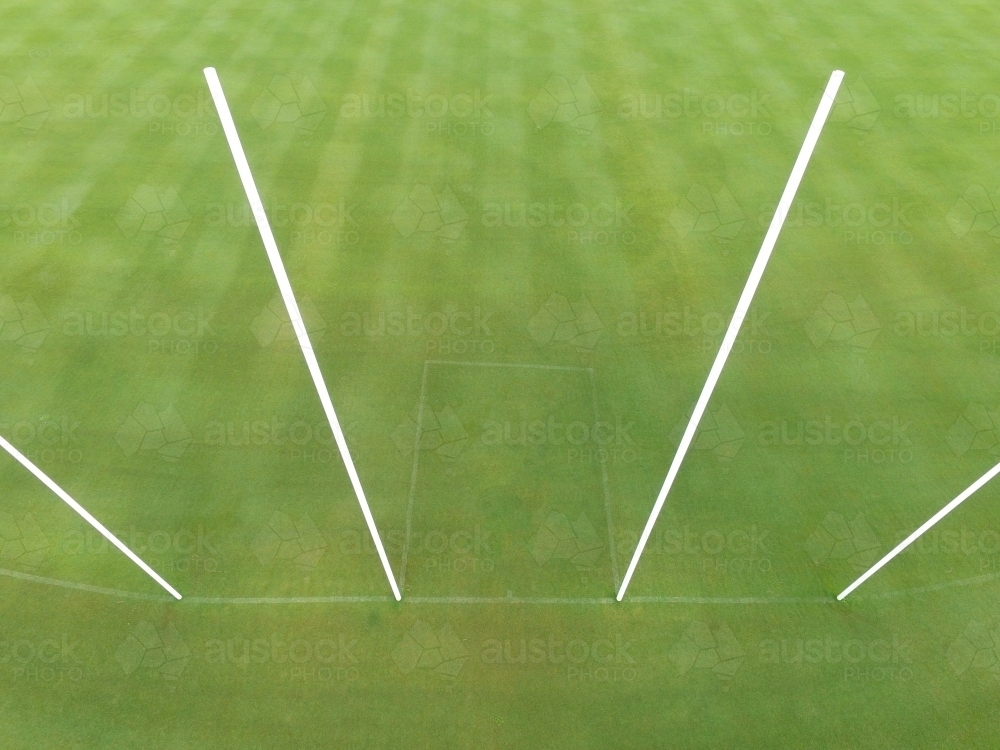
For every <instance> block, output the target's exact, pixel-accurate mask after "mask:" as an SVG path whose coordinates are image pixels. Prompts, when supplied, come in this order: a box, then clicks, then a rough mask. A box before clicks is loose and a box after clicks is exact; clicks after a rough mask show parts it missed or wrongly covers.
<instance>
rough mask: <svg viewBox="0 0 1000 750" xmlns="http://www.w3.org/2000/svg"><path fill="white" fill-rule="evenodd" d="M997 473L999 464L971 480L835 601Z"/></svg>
mask: <svg viewBox="0 0 1000 750" xmlns="http://www.w3.org/2000/svg"><path fill="white" fill-rule="evenodd" d="M997 474H1000V464H997V465H996V466H994V467H993V468H992V469H990V470H989V471H987V472H986V473H985V474H983V475H982V476H981V477H979V479H977V480H976V481H975V482H973V483H972V484H971V485H969V487H968V488H966V490H965V491H964V492H962V493H961V494H960V495H959V496H958V497H956V498H955V499H954V500H952V501H951V502H950V503H948V504H947V505H946V506H944V507H943V508H942V509H941V510H939V511H938V512H937V513H935V514H934V515H933V516H931V517H930V518H929V519H928V520H927V521H926V522H924V524H923V526H921V527H920V528H919V529H917V530H916V531H914V532H913V533H912V534H910V535H909V536H908V537H906V539H904V540H903V541H901V542H900V543H899V544H897V545H896V546H895V547H894V548H893V550H892V551H891V552H890V553H889V554H887V555H886V556H885V557H883V558H882V559H881V560H879V561H878V562H877V563H875V564H874V565H872V566H871V567H870V568H869V569H868V570H866V571H865V572H864V574H863V575H862V576H861V577H860V578H858V580H856V581H855V582H854V583H852V584H851V585H850V586H848V587H847V588H846V589H844V590H843V591H841V592H840V593H839V594H838V595H837V601H838V602H839V601H843V600H844V598H845V597H847V596H848V595H849V594H850V593H851V592H852V591H854V589H856V588H857V587H858V586H860V585H861V584H862V583H864V582H865V581H867V580H868V579H869V578H871V577H872V576H873V575H875V574H876V573H878V572H879V570H881V569H882V568H883V567H885V565H886V564H888V562H889V561H890V560H892V558H894V557H895V556H896V555H898V554H899V553H900V552H902V551H903V550H904V549H906V548H907V547H909V546H910V545H911V544H913V543H914V542H915V541H917V539H919V538H920V537H921V536H922V535H923V533H924V532H925V531H927V530H928V529H929V528H930V527H931V526H933V525H934V524H936V523H937V522H938V521H940V520H941V519H942V518H944V517H945V516H946V515H948V514H949V513H951V512H952V511H953V510H955V508H957V507H958V506H959V505H961V504H962V503H963V502H965V501H966V500H967V499H968V498H969V497H970V496H971V495H972V494H973V493H974V492H975V491H976V490H978V489H979V488H980V487H982V486H983V485H984V484H986V483H987V482H989V481H990V480H991V479H992V478H993V477H995V476H996V475H997Z"/></svg>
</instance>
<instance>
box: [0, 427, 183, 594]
mask: <svg viewBox="0 0 1000 750" xmlns="http://www.w3.org/2000/svg"><path fill="white" fill-rule="evenodd" d="M0 447H2V448H3V449H4V450H5V451H7V452H8V453H9V454H10V455H11V456H13V457H14V458H15V459H17V461H18V462H19V463H20V464H21V465H22V466H23V467H24V468H25V469H27V470H28V471H30V472H31V473H32V474H34V475H35V476H36V477H37V478H38V479H39V480H40V481H41V483H42V484H44V485H45V486H46V487H48V488H49V489H50V490H52V491H53V492H54V493H56V495H58V496H59V499H60V500H62V501H63V502H64V503H66V505H68V506H69V507H71V508H72V509H73V510H75V511H76V512H77V513H78V514H79V515H80V517H81V518H82V519H83V520H84V521H86V522H87V523H89V524H90V525H91V526H93V527H94V528H95V529H97V531H99V532H100V533H101V536H103V537H104V538H105V539H107V540H108V541H109V542H111V543H112V544H113V545H115V546H116V547H117V548H118V549H120V550H121V551H122V552H124V553H125V556H126V557H128V559H129V560H131V561H132V562H134V563H135V564H136V565H138V566H139V567H140V568H142V569H143V570H144V571H145V572H146V575H148V576H149V577H150V578H152V579H153V580H154V581H156V582H157V583H158V584H160V585H161V586H162V587H163V588H165V589H166V590H167V591H169V592H170V595H171V596H172V597H174V599H180V598H181V595H180V594H179V593H177V589H175V588H174V587H173V586H171V585H170V584H169V583H167V582H166V581H164V580H163V579H162V578H161V577H160V574H159V573H157V572H156V571H155V570H153V569H152V568H151V567H149V566H148V565H146V563H144V562H143V561H142V559H141V558H140V557H139V556H138V555H137V554H135V552H133V551H132V550H130V549H129V548H128V547H126V546H125V545H124V544H123V543H122V542H120V541H119V540H118V537H116V536H115V535H114V534H112V533H111V532H110V531H108V530H107V529H106V528H104V526H103V525H102V524H101V522H100V521H98V520H97V519H96V518H94V517H93V516H92V515H90V513H88V512H87V509H86V508H84V507H83V506H82V505H80V503H78V502H77V501H76V500H74V499H73V498H71V497H70V496H69V494H68V493H67V492H66V491H65V490H63V488H62V487H60V486H59V485H58V484H56V483H55V482H53V481H52V480H51V479H49V477H48V475H46V473H45V472H44V471H42V470H41V469H39V468H38V467H37V466H35V465H34V464H33V463H31V461H29V460H28V459H27V457H25V456H24V455H23V454H22V453H21V451H19V450H18V449H17V448H15V447H14V446H13V445H11V444H10V443H8V442H7V441H6V440H5V439H4V438H2V437H0ZM85 585H86V584H78V585H77V587H78V588H83V587H84V586H85ZM94 588H98V587H94ZM110 590H111V589H109V591H110Z"/></svg>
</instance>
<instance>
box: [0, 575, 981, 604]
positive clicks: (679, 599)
mask: <svg viewBox="0 0 1000 750" xmlns="http://www.w3.org/2000/svg"><path fill="white" fill-rule="evenodd" d="M0 576H5V577H7V578H16V579H20V580H22V581H30V582H32V583H40V584H43V585H46V586H57V587H59V588H64V589H74V590H77V591H85V592H87V593H93V594H102V595H105V596H114V597H118V598H120V599H142V600H146V601H157V602H169V601H172V599H171V598H169V597H166V596H157V595H154V594H138V593H135V592H133V591H120V590H118V589H110V588H105V587H103V586H91V585H90V584H86V583H75V582H73V581H61V580H59V579H56V578H45V577H44V576H36V575H32V574H31V573H22V572H20V571H17V570H8V569H6V568H0ZM998 579H1000V573H986V574H984V575H980V576H974V577H973V578H962V579H959V580H957V581H942V582H940V583H935V584H931V585H930V586H918V587H916V588H911V589H900V590H897V591H885V592H881V593H878V594H860V595H858V596H855V597H854V598H855V600H858V601H876V600H880V599H889V598H893V597H900V596H912V595H914V594H926V593H932V592H935V591H942V590H946V589H950V588H954V587H956V586H974V585H976V584H981V583H992V582H996V581H997V580H998ZM183 601H184V603H185V604H365V603H376V604H377V603H383V602H384V603H389V602H392V601H394V599H393V598H392V597H391V596H361V595H357V596H351V595H341V596H290V597H277V596H254V597H247V596H235V597H229V596H185V597H184V599H183ZM406 601H407V602H409V603H411V604H500V603H512V604H615V603H616V602H615V600H614V599H612V598H610V597H608V598H604V599H558V598H552V597H548V598H538V599H532V598H530V597H518V598H511V597H503V596H497V597H407V599H406ZM627 603H628V604H720V605H734V604H774V605H784V604H836V603H837V602H836V600H835V599H832V598H830V597H829V596H810V597H792V596H768V597H723V598H713V597H710V596H631V597H629V600H628V602H627Z"/></svg>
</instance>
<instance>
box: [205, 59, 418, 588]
mask: <svg viewBox="0 0 1000 750" xmlns="http://www.w3.org/2000/svg"><path fill="white" fill-rule="evenodd" d="M205 80H206V81H208V89H209V91H210V92H211V93H212V99H213V100H214V101H215V108H216V110H218V113H219V119H220V120H221V121H222V129H223V131H224V132H225V134H226V140H227V141H228V142H229V149H230V151H232V153H233V161H235V162H236V169H237V171H238V172H239V173H240V180H241V181H242V182H243V190H244V191H245V192H246V194H247V200H248V201H249V202H250V208H251V210H252V211H253V216H254V220H255V221H256V223H257V229H258V230H260V238H261V240H263V241H264V249H265V250H266V251H267V257H268V260H270V261H271V269H272V270H273V271H274V278H275V281H277V282H278V289H279V290H280V291H281V298H282V300H284V302H285V308H286V309H287V310H288V317H289V318H290V319H291V321H292V327H293V328H294V329H295V336H296V338H297V339H298V341H299V347H300V348H301V349H302V355H303V356H304V357H305V360H306V365H307V366H308V367H309V374H310V375H312V379H313V384H314V385H315V386H316V393H318V394H319V400H320V403H322V404H323V411H324V412H325V413H326V419H327V421H328V422H329V423H330V429H331V430H332V431H333V437H334V439H335V440H336V441H337V448H339V449H340V457H341V458H342V459H343V460H344V466H345V467H346V468H347V475H348V476H349V477H350V478H351V485H352V486H353V487H354V494H355V495H357V497H358V503H359V504H360V505H361V512H362V513H364V516H365V522H366V523H367V524H368V530H369V531H370V532H371V535H372V539H374V540H375V547H376V549H377V550H378V556H379V559H380V560H381V561H382V567H383V568H385V575H386V578H388V579H389V585H390V586H391V587H392V593H393V596H395V597H396V601H399V600H400V599H401V598H402V597H401V595H400V593H399V588H398V587H397V586H396V579H395V577H393V575H392V568H391V567H390V565H389V558H388V557H386V554H385V548H384V547H383V546H382V538H381V537H380V536H379V533H378V529H377V528H376V526H375V519H374V518H373V517H372V512H371V508H369V507H368V500H366V499H365V492H364V490H363V489H362V487H361V479H360V478H359V477H358V472H357V470H356V469H355V468H354V461H353V459H352V458H351V453H350V451H349V450H348V448H347V440H346V439H345V438H344V431H343V430H341V429H340V420H338V419H337V413H336V412H335V411H334V410H333V402H332V401H331V400H330V393H329V391H327V388H326V382H325V381H324V380H323V373H322V371H321V370H320V369H319V362H317V361H316V354H315V352H314V351H313V347H312V343H311V342H310V341H309V334H308V332H307V331H306V325H305V323H304V322H303V320H302V314H301V313H300V312H299V305H298V303H297V302H296V301H295V294H294V292H292V285H291V282H289V280H288V274H287V273H285V264H284V263H283V262H282V260H281V254H280V253H279V252H278V244H277V243H276V242H275V241H274V235H273V234H272V233H271V225H270V224H269V223H268V220H267V213H266V212H265V211H264V203H263V202H262V201H261V199H260V194H259V193H258V192H257V185H256V184H255V183H254V180H253V174H252V173H251V172H250V164H249V162H247V157H246V154H244V153H243V146H242V144H241V143H240V136H239V133H237V132H236V124H235V123H234V122H233V116H232V114H231V113H230V112H229V104H228V103H227V102H226V94H225V92H223V90H222V83H221V82H220V81H219V75H218V73H216V72H215V68H205Z"/></svg>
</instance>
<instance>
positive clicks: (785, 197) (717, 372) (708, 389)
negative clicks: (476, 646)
mask: <svg viewBox="0 0 1000 750" xmlns="http://www.w3.org/2000/svg"><path fill="white" fill-rule="evenodd" d="M843 80H844V73H843V71H840V70H835V71H833V74H832V75H831V76H830V81H829V83H827V85H826V90H825V91H824V92H823V96H822V98H821V99H820V102H819V107H818V108H817V109H816V115H815V116H814V117H813V121H812V124H811V125H810V126H809V131H808V132H807V133H806V139H805V141H804V142H803V144H802V149H801V150H800V151H799V156H798V158H797V159H796V160H795V166H793V167H792V173H791V175H789V177H788V183H787V184H786V185H785V192H783V193H782V194H781V200H780V201H779V202H778V208H777V209H776V210H775V212H774V218H772V219H771V226H770V227H769V228H768V230H767V234H766V235H765V236H764V243H763V244H762V245H761V247H760V252H759V253H758V254H757V260H756V261H754V264H753V268H752V269H750V277H749V278H748V279H747V283H746V286H745V287H744V288H743V293H742V294H741V295H740V299H739V302H737V303H736V311H735V312H734V313H733V319H732V320H731V321H730V323H729V330H727V331H726V336H725V338H724V339H723V340H722V346H721V347H719V353H718V354H717V355H716V356H715V362H714V363H713V364H712V369H711V370H710V371H709V373H708V379H707V380H706V381H705V386H704V388H702V391H701V395H700V396H699V397H698V402H697V403H696V404H695V407H694V411H693V412H692V413H691V419H690V420H689V421H688V425H687V428H686V429H685V430H684V436H683V437H682V438H681V442H680V445H678V446H677V453H675V454H674V460H673V461H672V462H671V464H670V469H669V471H667V477H666V479H665V480H664V481H663V487H662V488H661V489H660V494H659V495H658V496H657V498H656V503H655V504H654V505H653V512H652V513H650V515H649V520H648V521H647V522H646V527H645V528H644V529H643V531H642V536H641V537H640V538H639V545H638V546H637V547H636V548H635V553H634V554H633V555H632V562H630V563H629V566H628V571H627V572H626V573H625V579H624V580H623V581H622V585H621V588H620V589H619V590H618V596H617V599H618V601H621V600H622V597H624V596H625V590H626V589H627V588H628V584H629V581H631V580H632V574H633V573H635V568H636V566H637V565H638V564H639V558H640V557H641V556H642V551H643V549H644V548H645V547H646V542H647V541H648V540H649V535H650V533H652V531H653V525H654V524H655V523H656V519H657V517H658V516H659V515H660V511H661V510H663V504H664V503H665V502H666V500H667V494H668V493H669V492H670V487H671V486H672V485H673V483H674V479H675V478H676V477H677V472H678V471H680V468H681V463H682V462H683V461H684V456H686V455H687V452H688V448H690V447H691V442H692V441H693V440H694V435H695V432H696V431H697V429H698V424H699V422H701V418H702V415H703V414H704V413H705V409H706V408H707V407H708V402H709V399H711V397H712V391H714V390H715V385H716V383H718V382H719V376H721V375H722V368H723V367H725V364H726V360H727V359H728V358H729V353H730V352H731V351H732V349H733V344H734V343H735V342H736V336H737V335H738V334H739V332H740V326H741V325H743V319H744V318H746V315H747V312H748V311H749V310H750V303H751V302H752V301H753V296H754V294H755V293H756V291H757V287H758V285H759V284H760V280H761V277H762V276H763V275H764V268H765V267H766V266H767V261H768V260H769V259H770V258H771V252H772V251H773V250H774V245H775V243H776V242H777V241H778V235H779V234H780V233H781V227H782V226H783V225H784V223H785V217H786V216H787V215H788V212H789V210H790V209H791V207H792V201H794V200H795V192H796V190H798V187H799V183H800V182H802V176H803V175H804V174H805V172H806V166H807V165H808V164H809V158H810V157H811V156H812V153H813V150H814V149H815V148H816V142H817V141H818V140H819V135H820V133H821V132H823V125H824V124H825V123H826V118H827V117H828V116H829V114H830V109H831V108H832V107H833V102H834V99H836V97H837V90H838V89H839V88H840V84H841V82H842V81H843Z"/></svg>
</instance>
